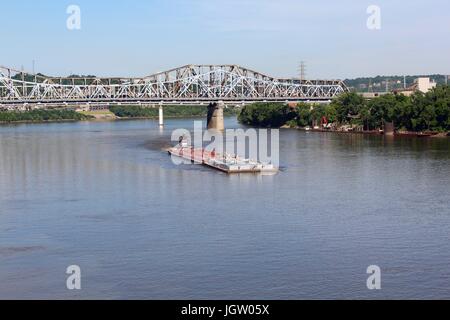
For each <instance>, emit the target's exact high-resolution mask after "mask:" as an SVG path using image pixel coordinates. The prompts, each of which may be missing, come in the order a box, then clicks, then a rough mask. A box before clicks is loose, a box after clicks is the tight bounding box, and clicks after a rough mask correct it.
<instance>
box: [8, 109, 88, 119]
mask: <svg viewBox="0 0 450 320" xmlns="http://www.w3.org/2000/svg"><path fill="white" fill-rule="evenodd" d="M91 118H93V117H92V116H89V115H84V114H81V113H78V112H75V111H73V110H31V111H2V112H0V122H42V121H81V120H88V119H91Z"/></svg>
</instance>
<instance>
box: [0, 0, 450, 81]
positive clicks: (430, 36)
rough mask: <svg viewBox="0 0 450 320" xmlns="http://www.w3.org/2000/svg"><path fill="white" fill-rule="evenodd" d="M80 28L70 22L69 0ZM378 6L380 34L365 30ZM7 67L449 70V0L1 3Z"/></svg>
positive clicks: (343, 73) (62, 71) (320, 73)
mask: <svg viewBox="0 0 450 320" xmlns="http://www.w3.org/2000/svg"><path fill="white" fill-rule="evenodd" d="M70 4H76V5H79V6H80V8H81V27H82V28H81V30H79V31H69V30H68V29H67V28H66V20H67V17H68V14H67V13H66V9H67V7H68V5H70ZM371 4H376V5H378V6H380V8H381V13H382V17H381V18H382V20H381V30H378V31H371V30H369V29H367V27H366V21H367V18H368V16H369V15H368V14H367V13H366V10H367V7H368V6H369V5H371ZM0 8H1V11H0V17H1V18H0V43H1V45H0V64H1V65H6V66H11V67H15V68H20V67H21V66H22V65H23V66H24V68H25V69H26V70H31V65H32V62H31V61H32V60H33V59H35V60H36V70H37V71H39V72H42V73H45V74H50V75H67V74H69V73H72V72H73V73H77V74H95V75H99V76H115V75H120V76H143V75H147V74H151V73H153V72H156V71H162V70H165V69H168V68H172V67H177V66H181V65H185V64H191V63H192V64H197V63H198V64H210V63H211V64H216V63H217V64H222V63H223V64H240V65H243V66H246V67H249V68H253V69H256V70H258V71H261V72H265V73H268V74H271V75H273V76H280V77H281V76H285V77H290V76H296V75H298V71H297V70H298V65H299V62H300V61H301V60H305V61H307V64H308V65H307V68H308V71H307V75H308V77H312V78H321V77H322V78H347V77H357V76H375V75H379V74H380V75H393V74H427V73H447V74H450V41H449V39H450V2H449V1H448V0H429V1H425V0H420V1H419V0H410V1H400V0H370V1H365V0H353V1H350V0H339V1H331V0H329V1H325V0H316V1H309V0H277V1H275V0H128V1H117V0H110V1H106V0H90V1H87V0H73V1H65V0H64V1H61V0H60V1H55V0H39V1H36V0H21V1H3V2H2V4H1V7H0Z"/></svg>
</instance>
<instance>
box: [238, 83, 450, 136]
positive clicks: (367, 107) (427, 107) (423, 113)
mask: <svg viewBox="0 0 450 320" xmlns="http://www.w3.org/2000/svg"><path fill="white" fill-rule="evenodd" d="M239 120H240V122H241V123H243V124H248V125H253V126H260V127H280V126H283V125H286V124H287V125H290V126H299V127H306V126H313V125H319V124H323V123H333V124H336V126H343V125H351V126H359V127H361V128H362V129H364V130H378V129H382V128H383V126H384V124H385V122H393V123H394V126H395V128H396V129H397V130H402V131H415V132H420V131H449V130H450V87H449V86H438V87H436V88H434V89H432V90H430V91H429V92H427V93H425V94H424V93H421V92H415V93H414V94H413V95H411V96H409V97H408V96H405V95H402V94H386V95H381V96H378V97H375V98H374V99H371V100H366V99H364V98H363V97H362V96H361V95H359V94H357V93H355V92H350V93H344V94H342V95H340V96H338V97H337V98H335V99H334V100H333V101H332V102H331V103H330V104H328V105H323V104H313V105H311V104H306V103H299V104H298V105H296V106H294V107H290V106H288V105H286V104H282V103H255V104H252V105H248V106H245V107H244V108H243V109H242V111H241V113H240V115H239Z"/></svg>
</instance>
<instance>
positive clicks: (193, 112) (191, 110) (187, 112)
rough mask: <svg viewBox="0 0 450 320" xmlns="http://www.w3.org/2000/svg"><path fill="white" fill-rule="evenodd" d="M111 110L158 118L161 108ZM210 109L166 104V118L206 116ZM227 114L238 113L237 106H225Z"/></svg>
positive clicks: (129, 115) (120, 115)
mask: <svg viewBox="0 0 450 320" xmlns="http://www.w3.org/2000/svg"><path fill="white" fill-rule="evenodd" d="M109 110H110V111H111V112H112V113H114V115H116V116H117V117H120V118H157V117H159V108H158V107H156V108H149V107H142V106H119V105H116V106H111V107H110V108H109ZM207 113H208V109H207V107H206V106H164V117H165V118H181V117H206V115H207ZM224 114H225V115H233V114H236V109H235V108H225V109H224Z"/></svg>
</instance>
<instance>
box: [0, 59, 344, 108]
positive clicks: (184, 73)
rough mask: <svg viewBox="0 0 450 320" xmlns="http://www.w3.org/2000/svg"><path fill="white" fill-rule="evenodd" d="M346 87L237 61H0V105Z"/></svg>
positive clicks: (332, 92)
mask: <svg viewBox="0 0 450 320" xmlns="http://www.w3.org/2000/svg"><path fill="white" fill-rule="evenodd" d="M346 91H348V89H347V87H346V86H345V84H344V83H343V81H341V80H300V79H279V78H274V77H270V76H267V75H264V74H262V73H259V72H256V71H252V70H250V69H246V68H243V67H240V66H238V65H187V66H183V67H180V68H176V69H172V70H168V71H165V72H159V73H156V74H153V75H149V76H146V77H143V78H97V77H69V78H59V77H47V76H43V75H39V74H31V73H26V72H24V71H18V70H14V69H11V68H6V67H1V66H0V108H17V107H24V106H36V105H38V106H39V105H43V106H49V107H51V106H68V105H86V104H93V105H95V104H98V105H101V104H103V105H104V104H141V103H142V104H204V103H210V102H215V101H223V102H224V103H227V104H245V103H249V102H257V101H271V102H272V101H274V102H275V101H277V102H286V101H288V102H289V101H329V100H331V99H332V98H334V97H336V96H337V95H339V94H341V93H343V92H346Z"/></svg>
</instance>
